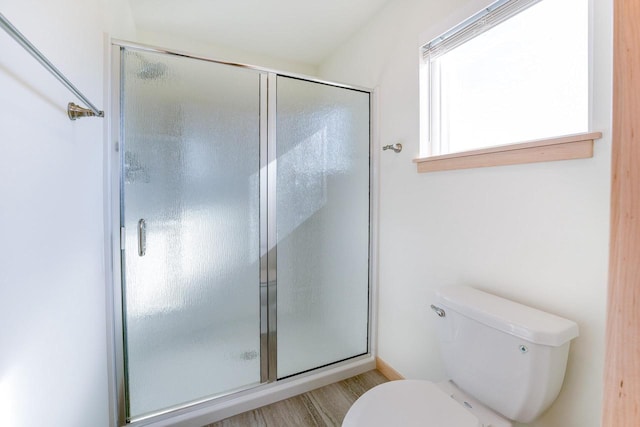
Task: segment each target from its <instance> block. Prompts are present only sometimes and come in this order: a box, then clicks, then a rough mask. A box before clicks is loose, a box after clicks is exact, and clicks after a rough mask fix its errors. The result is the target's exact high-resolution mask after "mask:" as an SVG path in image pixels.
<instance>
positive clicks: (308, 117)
mask: <svg viewBox="0 0 640 427" xmlns="http://www.w3.org/2000/svg"><path fill="white" fill-rule="evenodd" d="M277 93H278V98H277V118H276V135H277V185H276V198H277V208H276V210H277V219H276V228H277V242H278V249H277V257H278V260H277V265H278V267H277V283H278V292H277V300H278V316H277V347H278V357H277V367H278V378H284V377H287V376H290V375H294V374H296V373H300V372H304V371H307V370H310V369H314V368H317V367H320V366H324V365H327V364H330V363H334V362H337V361H341V360H344V359H348V358H351V357H354V356H357V355H361V354H364V353H366V352H367V344H368V343H367V336H368V333H367V332H368V322H367V321H368V295H369V94H368V93H365V92H360V91H357V90H351V89H344V88H340V87H334V86H329V85H325V84H320V83H313V82H309V81H304V80H299V79H294V78H288V77H282V76H278V79H277Z"/></svg>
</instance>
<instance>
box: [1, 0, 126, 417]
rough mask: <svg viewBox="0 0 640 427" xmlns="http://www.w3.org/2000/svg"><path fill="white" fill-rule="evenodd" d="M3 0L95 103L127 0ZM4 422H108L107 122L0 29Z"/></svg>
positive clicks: (123, 21)
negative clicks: (77, 114)
mask: <svg viewBox="0 0 640 427" xmlns="http://www.w3.org/2000/svg"><path fill="white" fill-rule="evenodd" d="M108 3H109V8H108V9H107V0H87V1H84V2H82V4H79V3H78V1H73V0H48V1H39V0H21V1H11V0H0V10H1V11H2V13H3V14H4V15H5V16H6V17H7V18H8V19H9V20H11V21H12V22H13V24H14V25H15V26H16V27H17V28H18V29H19V30H20V31H21V32H23V33H24V34H25V35H26V36H27V37H28V38H29V39H30V40H31V41H32V42H33V43H34V45H36V46H37V47H38V48H39V49H40V50H41V51H42V52H43V53H44V54H45V55H46V56H47V57H48V58H49V59H50V60H51V61H52V62H53V63H54V64H55V65H56V66H57V67H58V68H59V69H60V70H61V71H62V72H63V73H64V74H66V75H67V76H68V78H69V79H70V80H71V81H72V82H73V83H74V84H75V85H76V86H77V87H78V88H79V89H80V90H81V91H82V92H84V93H85V94H86V95H87V97H88V98H89V99H90V100H91V101H92V102H93V103H94V104H96V105H97V106H98V107H99V108H103V109H106V107H107V106H106V105H105V99H104V96H103V93H104V71H103V65H104V58H103V52H104V49H103V47H104V45H103V43H104V39H103V38H104V32H105V31H107V30H110V31H112V32H113V33H114V34H120V35H121V36H126V35H129V36H130V35H131V34H132V23H131V22H132V21H131V20H130V19H128V18H127V6H126V3H125V2H123V1H109V2H108ZM0 52H1V54H0V94H1V97H0V98H1V100H2V102H0V146H1V147H2V155H0V200H2V202H1V203H2V204H1V207H0V236H2V237H1V241H2V245H0V325H2V327H0V425H2V426H7V427H8V426H11V427H22V426H28V427H32V426H33V427H35V426H70V427H86V426H92V427H94V426H95V427H102V426H107V425H108V423H109V413H108V392H107V352H106V325H105V301H106V300H105V279H104V273H105V267H104V265H103V264H104V255H103V245H104V236H103V124H104V120H103V119H98V118H85V119H81V120H78V121H76V122H71V121H70V120H69V119H68V118H67V117H66V105H67V103H68V102H70V101H73V102H76V103H81V102H79V101H78V100H77V99H75V98H74V97H73V95H71V94H70V93H69V92H68V91H67V89H65V88H64V87H63V86H62V85H61V84H60V83H59V82H58V81H57V80H55V79H54V78H53V77H51V76H50V75H49V74H48V73H47V72H46V71H45V70H44V69H43V68H42V67H41V66H40V65H39V64H38V63H37V62H36V61H35V60H34V59H33V58H31V57H30V56H28V55H27V53H26V52H24V51H23V50H22V48H20V47H19V46H18V45H17V44H16V43H15V42H14V41H13V40H12V39H10V38H9V36H8V35H7V34H5V33H4V32H3V31H0Z"/></svg>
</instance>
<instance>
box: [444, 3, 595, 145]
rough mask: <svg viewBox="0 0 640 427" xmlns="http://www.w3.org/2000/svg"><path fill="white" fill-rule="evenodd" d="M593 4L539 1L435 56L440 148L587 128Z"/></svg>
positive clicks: (514, 141)
mask: <svg viewBox="0 0 640 427" xmlns="http://www.w3.org/2000/svg"><path fill="white" fill-rule="evenodd" d="M588 8H589V2H588V1H586V0H553V1H541V2H539V3H537V4H535V5H533V6H531V7H530V8H528V9H526V10H525V11H523V12H521V13H519V14H518V15H516V16H514V17H512V18H511V19H509V20H507V21H505V22H502V23H501V24H499V25H497V26H496V27H494V28H492V29H490V30H488V31H487V32H485V33H482V34H480V35H479V36H477V37H475V38H473V39H471V40H469V41H468V42H466V43H465V44H463V45H461V46H459V47H457V48H455V49H453V50H452V51H450V52H448V53H446V54H444V55H443V56H441V57H440V58H438V59H436V60H435V61H434V65H435V67H439V72H438V76H439V82H438V83H433V85H432V88H433V90H434V91H438V90H439V91H440V102H439V103H438V102H437V100H436V101H434V114H435V116H434V120H438V119H437V115H438V114H439V115H440V118H439V124H438V125H437V126H436V129H438V128H439V130H440V132H439V133H440V135H439V136H440V138H439V139H440V141H441V147H440V153H442V154H445V153H448V152H459V151H465V150H472V149H477V148H482V147H487V146H494V145H502V144H510V143H516V142H521V141H527V140H532V139H539V138H549V137H555V136H560V135H567V134H572V133H578V132H586V131H588V128H589V121H588V119H589V19H588ZM436 96H437V95H436ZM436 99H437V98H436ZM438 108H439V109H440V111H435V110H437V109H438ZM434 137H435V138H436V139H437V138H438V135H434ZM434 150H435V151H436V153H435V154H437V151H438V147H437V144H436V146H435V147H434Z"/></svg>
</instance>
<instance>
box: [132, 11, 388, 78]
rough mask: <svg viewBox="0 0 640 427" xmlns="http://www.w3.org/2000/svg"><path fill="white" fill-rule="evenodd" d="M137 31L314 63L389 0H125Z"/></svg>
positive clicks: (358, 27)
mask: <svg viewBox="0 0 640 427" xmlns="http://www.w3.org/2000/svg"><path fill="white" fill-rule="evenodd" d="M129 1H130V3H131V9H132V12H133V16H134V19H135V22H136V26H137V28H138V29H139V30H141V31H150V32H161V33H164V34H171V35H179V36H180V37H183V38H189V39H193V40H195V41H198V42H203V43H211V44H215V45H218V46H224V47H228V48H233V49H240V50H242V51H245V52H252V53H260V54H263V55H268V56H272V57H274V58H279V59H286V60H289V61H295V62H298V63H305V64H309V65H314V66H316V65H318V64H320V63H321V62H322V61H323V60H324V59H325V58H327V57H328V56H329V55H330V54H331V52H333V51H334V50H335V49H336V48H338V47H339V46H340V44H341V43H343V42H344V41H346V40H347V39H349V38H350V37H351V36H352V35H353V34H354V33H355V32H356V31H357V30H358V29H360V28H361V27H362V26H363V25H364V24H365V23H366V22H367V21H368V20H369V19H370V18H371V17H372V16H373V15H374V14H375V13H376V12H378V11H379V10H380V9H381V8H382V7H383V6H384V5H385V4H386V3H389V2H390V0H129Z"/></svg>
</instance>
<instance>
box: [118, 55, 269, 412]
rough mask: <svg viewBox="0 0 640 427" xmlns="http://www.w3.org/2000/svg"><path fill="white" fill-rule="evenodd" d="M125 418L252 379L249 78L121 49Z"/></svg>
mask: <svg viewBox="0 0 640 427" xmlns="http://www.w3.org/2000/svg"><path fill="white" fill-rule="evenodd" d="M122 64H123V65H122V85H123V86H122V100H121V102H122V104H121V109H122V123H123V135H122V137H123V144H122V147H121V151H122V153H121V155H122V162H123V164H122V170H123V172H122V173H123V177H122V188H121V191H122V193H121V194H122V206H123V210H122V218H121V222H122V224H123V226H124V227H125V233H126V238H125V242H126V243H125V250H124V252H123V255H122V256H123V258H122V261H123V271H124V272H123V299H124V301H123V307H124V322H125V353H126V361H125V364H126V375H127V399H128V417H130V418H137V417H140V416H143V415H145V414H149V413H153V412H157V411H160V410H163V409H167V408H171V407H176V406H179V405H181V404H184V403H187V402H193V401H197V400H199V399H202V398H206V397H209V396H213V395H218V394H222V393H226V392H229V391H231V390H236V389H239V388H243V387H247V386H248V385H251V384H256V383H259V382H260V300H259V285H260V277H259V273H260V265H259V258H260V254H259V250H260V245H259V243H260V242H259V235H260V233H259V207H260V206H259V195H260V194H259V193H260V187H259V150H260V144H259V143H260V135H259V133H260V132H259V116H260V112H259V105H260V102H259V101H260V89H259V88H260V74H259V73H258V72H255V71H251V70H246V69H240V68H237V67H230V66H226V65H221V64H215V63H211V62H205V61H201V60H196V59H191V58H183V57H175V56H170V55H164V54H158V53H148V52H141V51H135V50H123V55H122Z"/></svg>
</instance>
